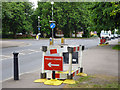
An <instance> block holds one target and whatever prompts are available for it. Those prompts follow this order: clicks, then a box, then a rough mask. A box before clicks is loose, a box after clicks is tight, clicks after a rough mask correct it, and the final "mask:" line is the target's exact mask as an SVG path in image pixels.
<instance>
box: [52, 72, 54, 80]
mask: <svg viewBox="0 0 120 90" xmlns="http://www.w3.org/2000/svg"><path fill="white" fill-rule="evenodd" d="M52 79H55V71H52Z"/></svg>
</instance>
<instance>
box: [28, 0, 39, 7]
mask: <svg viewBox="0 0 120 90" xmlns="http://www.w3.org/2000/svg"><path fill="white" fill-rule="evenodd" d="M29 1H30V2H33V4H34V7H33V8H36V7H37V1H38V0H29Z"/></svg>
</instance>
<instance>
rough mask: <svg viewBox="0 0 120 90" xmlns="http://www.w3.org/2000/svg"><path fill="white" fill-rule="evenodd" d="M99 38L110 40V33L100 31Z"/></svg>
mask: <svg viewBox="0 0 120 90" xmlns="http://www.w3.org/2000/svg"><path fill="white" fill-rule="evenodd" d="M100 37H101V38H102V37H103V38H106V39H109V40H110V39H111V31H110V30H109V31H104V30H102V31H101V33H100Z"/></svg>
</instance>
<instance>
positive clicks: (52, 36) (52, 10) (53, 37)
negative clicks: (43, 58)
mask: <svg viewBox="0 0 120 90" xmlns="http://www.w3.org/2000/svg"><path fill="white" fill-rule="evenodd" d="M51 4H52V21H53V4H54V2H53V1H52V2H51ZM52 38H54V36H53V28H52Z"/></svg>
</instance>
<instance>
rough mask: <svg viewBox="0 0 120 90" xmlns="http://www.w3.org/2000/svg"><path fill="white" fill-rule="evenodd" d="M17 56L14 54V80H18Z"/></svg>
mask: <svg viewBox="0 0 120 90" xmlns="http://www.w3.org/2000/svg"><path fill="white" fill-rule="evenodd" d="M18 54H19V53H17V52H14V53H13V55H14V80H19V68H18Z"/></svg>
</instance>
